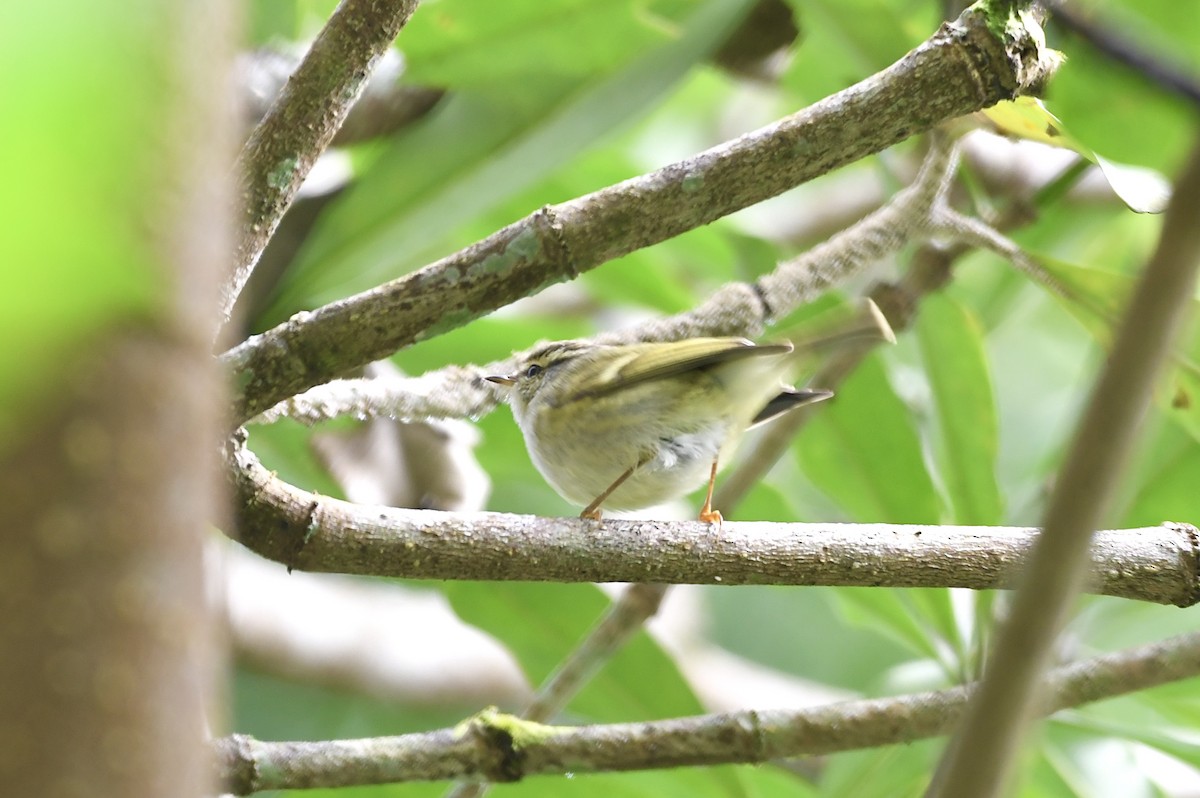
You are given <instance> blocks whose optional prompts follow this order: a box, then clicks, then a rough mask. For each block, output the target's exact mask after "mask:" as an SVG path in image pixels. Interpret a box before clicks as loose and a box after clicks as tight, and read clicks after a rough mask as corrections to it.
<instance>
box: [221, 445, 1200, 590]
mask: <svg viewBox="0 0 1200 798" xmlns="http://www.w3.org/2000/svg"><path fill="white" fill-rule="evenodd" d="M227 461H228V462H227V465H228V473H229V474H230V475H231V479H232V480H233V483H234V484H233V488H234V491H235V497H234V500H235V507H236V510H237V515H238V518H239V519H240V525H239V527H238V529H237V534H236V538H237V539H238V540H239V541H240V542H241V543H242V544H244V545H245V546H247V547H249V548H250V549H252V550H253V551H255V552H257V553H259V554H261V555H262V556H264V557H267V558H269V559H272V560H275V561H277V562H280V563H283V564H284V565H286V566H288V567H289V568H297V569H300V570H305V571H326V572H336V573H346V574H371V575H376V576H393V577H406V578H419V579H519V580H537V581H564V582H657V583H689V584H714V583H720V584H781V585H785V584H786V585H874V586H886V587H967V588H974V589H989V588H1007V587H1011V586H1012V584H1013V582H1014V581H1015V578H1016V575H1017V574H1018V572H1019V570H1020V567H1021V564H1022V562H1023V560H1024V558H1025V556H1026V554H1027V553H1028V551H1029V548H1030V547H1031V546H1032V544H1033V541H1034V539H1035V538H1036V536H1037V530H1035V529H1028V528H1007V527H948V526H900V525H894V526H893V525H885V524H783V523H765V522H755V523H749V522H733V521H730V522H726V523H725V524H724V525H723V526H722V527H720V528H719V529H717V528H714V527H712V526H711V525H708V524H703V523H699V522H695V521H687V522H663V521H603V522H595V521H587V520H582V519H578V518H540V517H534V516H519V515H507V514H501V513H471V514H465V513H445V512H436V511H429V510H402V509H397V508H393V507H382V506H367V505H358V504H352V503H350V502H345V501H340V500H338V499H332V498H328V497H324V496H318V495H316V494H313V493H308V492H306V491H302V490H300V489H299V488H296V487H293V486H291V485H288V484H287V483H285V482H283V481H281V480H279V479H278V478H276V477H275V476H274V475H272V474H271V473H270V472H268V471H267V470H266V469H265V468H263V466H262V465H261V464H260V463H259V462H258V460H257V459H256V458H255V456H254V454H253V453H252V452H250V451H249V450H248V449H246V448H245V447H244V446H242V445H239V444H231V445H230V450H229V451H228V452H227ZM1092 556H1093V569H1092V573H1093V577H1094V584H1093V587H1092V589H1093V590H1094V592H1097V593H1101V594H1104V595H1112V596H1121V597H1124V598H1132V599H1138V600H1142V601H1153V602H1157V603H1160V604H1176V605H1178V606H1189V605H1191V604H1193V603H1195V602H1196V601H1197V600H1200V586H1198V585H1200V568H1198V562H1200V538H1198V536H1197V533H1196V530H1195V528H1193V527H1190V526H1187V525H1185V524H1171V525H1164V526H1160V527H1147V528H1143V529H1136V530H1119V531H1108V532H1101V533H1098V535H1097V538H1096V543H1095V546H1094V547H1093V549H1092Z"/></svg>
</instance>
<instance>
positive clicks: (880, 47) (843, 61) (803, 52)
mask: <svg viewBox="0 0 1200 798" xmlns="http://www.w3.org/2000/svg"><path fill="white" fill-rule="evenodd" d="M788 2H789V4H790V5H791V6H792V8H794V9H795V14H796V19H797V20H798V22H799V24H800V45H799V47H798V49H797V51H796V53H795V56H794V57H793V59H792V62H791V64H790V65H789V67H788V70H787V72H786V73H785V74H784V76H783V83H784V85H785V86H786V87H788V88H791V89H793V90H794V91H796V92H798V93H799V94H800V96H801V97H803V98H804V99H805V101H807V102H810V103H811V102H815V101H816V100H819V99H821V98H823V97H826V96H828V95H830V94H833V93H834V92H837V91H841V90H842V89H844V88H846V87H847V86H850V85H852V84H854V83H857V82H858V81H860V80H862V79H863V78H865V77H867V76H869V75H872V74H874V73H875V72H878V71H879V70H881V69H883V68H884V67H887V66H890V65H891V64H892V63H893V62H895V61H896V60H898V59H899V58H900V57H901V56H903V55H904V54H905V53H906V52H908V51H909V50H910V49H912V48H913V47H915V46H916V45H918V44H920V43H921V42H922V41H924V40H925V39H926V38H927V37H928V36H929V32H930V31H932V30H934V29H935V28H936V27H937V24H938V16H937V14H938V9H937V7H936V6H935V5H934V4H931V3H925V2H920V1H919V0H886V1H882V2H881V0H848V1H846V0H844V1H843V2H831V1H830V0H788Z"/></svg>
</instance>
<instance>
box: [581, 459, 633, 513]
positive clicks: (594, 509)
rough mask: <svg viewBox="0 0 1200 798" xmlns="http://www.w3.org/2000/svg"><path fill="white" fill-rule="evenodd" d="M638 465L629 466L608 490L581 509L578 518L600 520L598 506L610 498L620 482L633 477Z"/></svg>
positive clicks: (619, 485)
mask: <svg viewBox="0 0 1200 798" xmlns="http://www.w3.org/2000/svg"><path fill="white" fill-rule="evenodd" d="M640 465H641V463H638V464H637V465H635V466H630V467H629V468H627V469H626V470H625V471H624V473H622V474H621V476H619V477H617V479H616V481H615V482H613V484H611V485H609V486H608V488H606V489H605V491H604V492H603V493H601V494H600V495H599V496H597V497H596V498H595V499H593V500H592V503H591V504H589V505H588V506H587V507H584V508H583V512H582V513H580V514H579V517H580V518H590V519H592V520H593V521H599V520H600V505H602V504H604V500H605V499H607V498H608V497H609V496H611V495H612V492H613V491H614V490H616V489H617V488H619V487H621V483H622V482H624V481H625V480H627V479H629V478H630V477H631V476H633V472H634V471H637V470H638V466H640Z"/></svg>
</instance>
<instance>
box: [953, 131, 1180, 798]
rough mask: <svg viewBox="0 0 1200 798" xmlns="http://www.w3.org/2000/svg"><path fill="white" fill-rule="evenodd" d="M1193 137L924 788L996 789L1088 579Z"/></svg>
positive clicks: (1161, 344) (1161, 302)
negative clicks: (962, 705) (1039, 521)
mask: <svg viewBox="0 0 1200 798" xmlns="http://www.w3.org/2000/svg"><path fill="white" fill-rule="evenodd" d="M1197 205H1200V141H1198V142H1197V145H1196V147H1195V149H1194V150H1193V153H1192V155H1191V158H1190V160H1189V163H1188V165H1187V166H1186V167H1185V169H1184V172H1183V174H1182V176H1181V177H1180V179H1179V181H1178V182H1177V184H1176V188H1175V193H1174V196H1173V197H1172V198H1171V204H1170V206H1169V207H1168V208H1167V212H1166V217H1165V219H1164V222H1163V229H1162V234H1161V236H1160V238H1159V242H1158V247H1157V249H1156V250H1155V252H1154V255H1153V256H1151V258H1150V261H1149V263H1148V264H1147V266H1146V269H1145V272H1144V274H1143V275H1142V277H1141V279H1140V281H1139V282H1138V287H1137V290H1136V292H1135V294H1134V296H1133V298H1132V300H1131V301H1130V304H1129V308H1128V310H1127V311H1126V313H1125V318H1124V320H1123V322H1122V324H1121V327H1120V329H1119V330H1118V332H1117V336H1116V339H1115V341H1114V343H1113V348H1112V352H1111V354H1110V355H1109V359H1108V362H1107V363H1106V364H1105V368H1104V371H1103V372H1102V374H1101V375H1100V379H1099V380H1098V381H1097V383H1096V387H1095V389H1094V391H1093V393H1092V396H1091V399H1090V400H1089V402H1088V407H1087V411H1086V413H1085V414H1084V416H1083V420H1082V421H1081V422H1080V424H1079V427H1078V429H1077V430H1076V433H1075V438H1074V441H1073V443H1072V444H1071V449H1070V452H1069V454H1068V456H1067V460H1066V462H1065V464H1064V466H1063V468H1062V473H1061V475H1060V477H1059V479H1058V481H1057V484H1056V486H1055V489H1054V493H1053V495H1052V496H1051V499H1050V505H1049V507H1048V508H1047V510H1046V520H1045V532H1044V533H1043V534H1041V535H1039V536H1038V540H1037V544H1036V546H1035V547H1034V550H1033V552H1032V553H1031V556H1030V559H1029V563H1028V569H1027V570H1026V572H1025V573H1024V574H1023V575H1022V585H1021V589H1020V590H1019V591H1018V592H1017V594H1016V597H1015V599H1014V601H1013V607H1012V614H1011V615H1010V617H1009V619H1008V621H1007V622H1006V623H1005V624H1004V626H1003V627H1002V628H1001V630H1000V633H999V635H998V639H997V643H996V647H995V649H994V651H995V653H994V655H993V656H992V657H991V659H990V661H989V662H988V670H987V677H986V678H985V679H984V681H983V684H982V687H981V688H980V692H979V695H978V696H977V697H976V698H975V700H974V701H973V703H972V706H971V708H970V710H969V712H968V714H967V716H966V718H965V719H964V725H963V729H962V730H961V732H960V733H959V734H958V735H956V737H955V739H954V740H953V742H952V744H951V746H950V747H949V748H948V749H947V752H946V755H945V757H944V758H943V760H942V762H941V764H940V766H939V769H938V772H937V774H936V776H935V780H934V784H933V786H932V787H931V788H930V794H931V795H945V796H956V795H978V796H992V795H1001V794H1003V793H1004V790H1005V782H1006V779H1007V775H1008V772H1009V771H1010V770H1011V768H1012V765H1013V761H1014V759H1015V758H1016V755H1017V752H1018V751H1019V749H1020V744H1021V740H1022V738H1023V736H1024V732H1025V729H1026V728H1027V726H1028V725H1029V722H1030V719H1031V716H1032V714H1033V710H1034V708H1035V706H1036V703H1037V700H1038V695H1039V688H1040V685H1041V673H1042V671H1043V670H1044V669H1045V668H1046V667H1047V665H1048V664H1049V660H1050V656H1051V652H1052V649H1053V645H1054V640H1055V637H1056V636H1057V635H1058V632H1059V629H1061V628H1062V626H1063V624H1064V622H1065V620H1066V617H1067V614H1068V613H1069V611H1070V608H1071V607H1072V606H1073V603H1074V601H1075V598H1076V594H1077V593H1078V592H1079V591H1080V590H1081V589H1083V586H1084V583H1085V581H1086V580H1087V578H1088V566H1089V563H1088V550H1089V546H1090V545H1091V541H1092V537H1093V535H1092V530H1093V529H1095V528H1096V526H1097V525H1098V524H1100V523H1102V522H1103V519H1104V516H1105V514H1106V513H1107V511H1108V507H1109V506H1110V505H1111V502H1112V497H1113V495H1114V493H1115V492H1116V489H1117V487H1118V485H1119V480H1120V478H1121V475H1122V473H1123V471H1124V469H1125V465H1126V463H1127V461H1128V459H1129V456H1130V452H1131V451H1132V449H1133V444H1134V442H1135V441H1136V440H1137V437H1138V434H1139V432H1140V431H1141V424H1140V423H1139V422H1140V420H1141V419H1142V418H1144V417H1145V414H1146V410H1147V409H1148V407H1149V405H1150V400H1151V396H1152V393H1153V390H1154V385H1155V382H1156V378H1157V376H1158V374H1159V373H1160V372H1161V370H1162V366H1163V364H1164V363H1165V362H1166V360H1167V357H1168V355H1169V352H1170V345H1171V340H1172V338H1173V336H1174V335H1175V333H1176V331H1177V330H1178V329H1179V328H1180V326H1181V325H1182V322H1183V318H1184V315H1185V313H1186V311H1187V308H1188V305H1189V304H1190V302H1191V300H1192V297H1193V296H1194V292H1195V288H1196V272H1197V269H1198V268H1200V227H1197V225H1196V223H1195V208H1196V207H1197Z"/></svg>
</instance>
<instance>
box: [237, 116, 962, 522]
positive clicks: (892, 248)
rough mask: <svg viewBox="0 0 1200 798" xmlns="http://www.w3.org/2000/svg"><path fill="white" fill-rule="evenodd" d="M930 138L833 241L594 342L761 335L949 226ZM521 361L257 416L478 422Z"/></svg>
mask: <svg viewBox="0 0 1200 798" xmlns="http://www.w3.org/2000/svg"><path fill="white" fill-rule="evenodd" d="M931 140H932V142H933V146H932V147H931V149H930V152H929V154H928V155H927V156H926V158H925V161H924V163H923V164H922V167H921V170H920V173H919V174H918V175H917V178H916V180H914V181H913V183H912V184H911V185H909V186H908V187H906V188H905V189H904V190H903V191H900V192H899V193H897V194H896V195H895V196H894V197H892V199H891V200H889V201H888V202H887V203H886V204H885V205H883V206H882V207H880V208H878V209H876V210H875V211H874V212H872V213H870V214H868V215H867V216H866V217H865V218H863V219H861V220H859V221H858V222H856V223H855V224H853V225H851V226H850V227H848V228H846V229H845V230H843V231H841V232H840V233H838V234H837V235H835V236H833V237H832V238H830V239H829V240H828V241H826V242H824V243H822V244H820V245H818V246H816V247H813V248H812V249H811V250H809V251H808V252H805V253H804V254H802V255H799V256H797V257H795V258H792V259H791V260H788V261H784V262H783V263H780V264H779V265H778V266H777V267H776V268H775V269H774V271H772V272H771V273H770V274H767V275H764V276H763V277H761V278H759V279H758V280H757V281H756V282H754V283H753V284H750V283H727V284H726V285H724V286H722V287H721V288H720V289H718V290H717V291H716V292H714V293H713V295H712V296H711V297H709V298H708V300H706V301H705V302H704V303H703V304H702V305H700V306H698V307H696V308H693V309H692V310H689V311H686V312H684V313H678V314H676V315H674V316H669V317H667V318H662V319H651V320H649V321H647V322H644V323H642V324H638V325H634V326H632V327H627V328H624V329H621V330H616V331H612V332H607V333H603V334H601V335H598V336H596V340H597V341H599V342H602V343H630V342H634V341H677V340H680V339H683V338H690V337H694V336H705V335H742V336H748V337H751V338H757V337H758V336H760V335H762V333H763V330H764V328H765V327H766V326H767V325H768V324H769V323H771V322H773V321H775V320H777V319H779V318H781V317H784V316H787V315H788V314H789V313H791V312H792V311H793V310H795V309H796V308H798V307H800V306H801V305H803V304H806V303H808V302H811V301H812V300H814V299H815V298H816V297H818V296H819V295H820V294H821V293H823V292H824V291H825V290H826V289H828V288H829V287H830V286H832V285H837V284H839V283H841V282H843V281H845V280H847V279H849V278H851V277H853V276H854V275H856V274H858V273H860V272H861V271H862V270H863V269H865V268H866V267H868V266H870V265H871V264H873V263H876V262H877V261H879V260H880V259H882V258H883V257H885V256H886V255H888V254H891V253H894V252H897V251H899V250H900V249H901V248H903V247H904V246H906V245H907V244H909V243H911V242H912V241H913V240H917V239H924V238H927V237H928V236H930V235H932V234H934V233H935V232H936V233H939V234H940V233H942V232H944V231H945V225H944V224H942V223H941V219H942V218H943V217H944V216H945V215H946V214H947V213H948V212H949V211H948V208H947V207H946V204H945V201H944V195H945V193H946V190H947V188H948V186H949V183H950V181H951V180H952V179H953V177H954V174H955V169H956V166H957V164H958V156H957V148H956V145H955V144H954V142H953V141H952V140H951V139H950V137H949V136H946V135H944V134H941V133H940V132H939V133H938V134H936V135H933V136H931ZM885 315H887V314H885ZM522 357H523V354H522V353H514V354H513V355H512V356H511V357H509V358H507V359H505V360H503V361H499V362H496V363H490V364H487V365H484V366H474V365H465V366H462V365H453V366H448V367H446V368H443V369H438V370H436V371H431V372H427V373H425V374H422V375H421V376H419V377H405V378H394V379H386V380H384V379H377V378H370V379H345V380H334V381H333V382H330V383H327V384H325V385H318V386H316V387H314V388H311V389H309V390H308V391H305V392H304V393H302V394H300V395H299V396H294V397H291V398H289V399H286V400H284V401H282V402H280V403H279V404H277V405H275V406H274V407H272V408H270V409H268V410H267V411H265V412H263V413H261V414H260V415H259V416H258V417H257V418H256V419H255V421H256V422H259V423H270V422H273V421H276V420H278V419H280V418H283V417H287V418H291V419H295V420H297V421H300V422H302V423H305V424H316V423H318V422H320V421H325V420H328V419H331V418H335V417H337V416H340V415H353V416H354V417H355V418H360V419H362V418H377V417H385V418H392V419H396V418H399V419H410V420H411V419H421V418H446V417H450V418H478V417H480V416H482V415H484V414H485V413H488V412H490V411H491V410H493V409H494V408H495V406H496V404H497V401H498V395H497V391H496V386H495V385H493V384H492V383H490V382H485V381H484V380H483V376H484V375H487V374H507V373H508V372H510V371H512V370H513V368H514V367H515V364H516V363H519V362H520V361H521V358H522ZM830 387H832V386H830ZM722 506H725V505H722Z"/></svg>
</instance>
